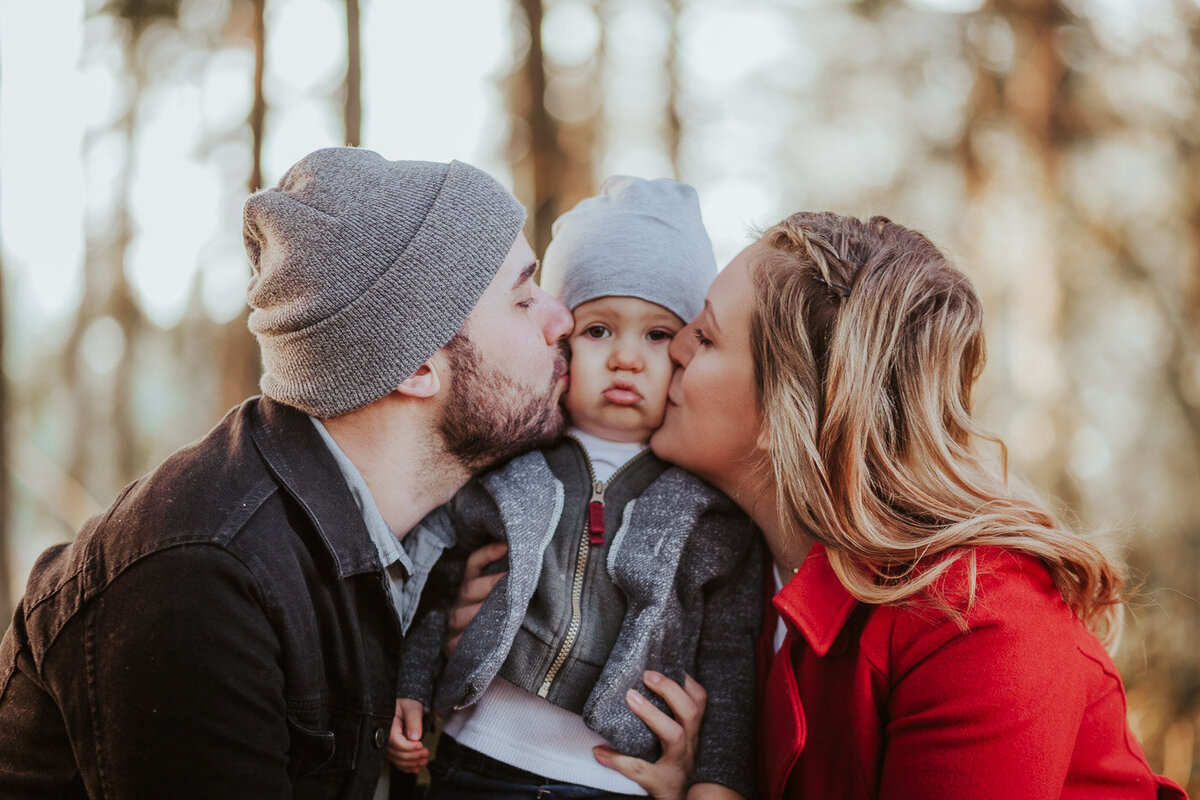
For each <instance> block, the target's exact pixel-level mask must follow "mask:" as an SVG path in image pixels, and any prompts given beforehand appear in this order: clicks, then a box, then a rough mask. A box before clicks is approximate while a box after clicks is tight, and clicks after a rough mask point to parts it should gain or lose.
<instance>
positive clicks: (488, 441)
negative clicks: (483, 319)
mask: <svg viewBox="0 0 1200 800" xmlns="http://www.w3.org/2000/svg"><path fill="white" fill-rule="evenodd" d="M446 354H447V356H448V358H449V361H450V375H451V381H452V386H451V393H450V399H449V400H448V401H447V403H446V407H445V410H444V411H443V412H442V418H441V420H440V421H439V423H438V428H439V430H440V432H441V434H442V441H443V443H444V445H445V448H446V452H447V453H449V454H450V455H451V456H453V457H454V458H456V459H458V461H459V463H461V464H462V465H463V466H464V467H465V468H466V469H467V470H469V471H470V472H472V473H479V472H482V471H484V470H486V469H488V468H489V467H493V466H496V465H499V464H502V463H504V462H505V461H508V460H509V459H512V458H514V457H516V456H519V455H521V454H522V453H524V452H526V451H528V450H532V449H533V448H535V447H541V446H542V445H546V444H550V443H551V442H553V441H554V440H555V439H557V438H558V437H559V436H560V435H562V432H563V428H564V421H563V414H562V411H561V410H560V409H559V407H558V402H557V400H556V398H555V387H556V386H557V384H558V379H559V378H560V377H562V375H563V374H565V372H566V360H565V358H563V360H562V361H561V363H560V364H559V367H560V368H559V369H556V370H555V371H554V377H553V378H552V379H551V380H550V383H549V384H548V385H547V386H546V387H545V389H544V391H542V392H536V390H532V389H530V388H529V387H527V386H523V385H522V384H520V383H518V382H517V381H514V380H513V379H512V378H510V377H509V376H507V375H505V374H503V373H502V372H500V371H499V370H495V369H491V368H489V367H487V366H485V365H484V364H483V363H482V359H481V358H480V356H479V351H478V350H477V349H476V348H475V345H474V344H472V343H471V341H470V339H468V338H467V337H466V336H464V335H462V334H461V333H456V334H455V335H454V338H453V339H451V340H450V341H449V342H448V343H447V344H446Z"/></svg>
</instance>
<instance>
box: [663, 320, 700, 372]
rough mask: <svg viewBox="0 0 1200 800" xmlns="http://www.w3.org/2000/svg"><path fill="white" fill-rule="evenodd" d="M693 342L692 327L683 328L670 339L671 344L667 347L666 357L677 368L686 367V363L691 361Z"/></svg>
mask: <svg viewBox="0 0 1200 800" xmlns="http://www.w3.org/2000/svg"><path fill="white" fill-rule="evenodd" d="M695 341H696V340H695V338H694V337H693V336H692V326H690V325H688V326H685V327H684V328H683V330H681V331H679V333H677V334H675V335H674V336H673V337H671V344H670V345H668V346H667V355H669V356H670V357H671V360H672V361H674V362H675V363H676V364H677V365H678V366H681V367H686V366H687V364H688V362H689V361H691V360H692V351H693V347H694V345H695Z"/></svg>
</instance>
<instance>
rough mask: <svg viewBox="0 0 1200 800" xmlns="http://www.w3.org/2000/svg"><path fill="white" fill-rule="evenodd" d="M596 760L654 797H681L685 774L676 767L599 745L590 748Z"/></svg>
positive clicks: (685, 778)
mask: <svg viewBox="0 0 1200 800" xmlns="http://www.w3.org/2000/svg"><path fill="white" fill-rule="evenodd" d="M592 754H593V755H594V756H595V759H596V761H597V762H599V763H600V764H601V765H603V766H606V767H608V768H610V769H615V770H616V771H617V772H619V773H621V774H622V775H624V776H625V777H626V778H629V780H631V781H633V782H634V783H637V784H638V785H640V786H641V787H642V788H643V789H645V790H646V791H647V792H648V793H649V794H650V796H651V797H654V798H682V797H683V790H684V786H685V784H686V781H687V775H686V774H685V773H684V772H683V771H681V770H678V769H670V768H668V769H662V768H661V767H660V765H659V764H651V763H650V762H648V761H644V760H642V759H640V758H634V757H633V756H627V755H624V754H623V753H618V752H617V751H616V750H613V749H612V748H611V747H606V746H604V745H601V746H599V747H593V748H592Z"/></svg>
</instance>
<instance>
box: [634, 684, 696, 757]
mask: <svg viewBox="0 0 1200 800" xmlns="http://www.w3.org/2000/svg"><path fill="white" fill-rule="evenodd" d="M660 677H661V676H660ZM664 680H669V679H667V678H664ZM671 683H672V684H674V685H675V687H676V688H679V684H677V683H675V682H674V681H671ZM679 693H680V694H682V695H683V696H684V697H686V696H687V695H686V694H684V692H683V689H682V688H679ZM688 702H689V703H690V702H691V701H690V700H689V701H688ZM625 703H626V705H628V706H629V708H630V710H632V711H633V713H634V714H636V715H637V717H638V719H640V720H641V721H642V722H644V723H646V727H648V728H649V729H650V730H651V732H653V733H654V735H655V736H657V737H658V738H659V740H661V741H662V746H663V757H664V758H668V757H669V758H671V759H675V758H679V757H680V754H681V751H685V750H686V748H687V743H688V741H689V740H688V733H687V731H686V730H685V729H684V727H683V725H681V724H680V723H679V722H677V721H676V720H675V719H674V718H672V717H671V716H670V715H669V714H665V713H663V712H662V711H660V710H659V709H658V707H657V706H655V705H654V704H653V703H651V702H650V701H649V700H647V699H646V698H645V697H644V696H643V695H642V694H641V693H640V692H638V691H637V690H636V689H630V690H629V691H627V692H626V693H625Z"/></svg>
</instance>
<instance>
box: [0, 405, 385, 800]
mask: <svg viewBox="0 0 1200 800" xmlns="http://www.w3.org/2000/svg"><path fill="white" fill-rule="evenodd" d="M385 580H386V578H385V575H384V573H383V572H382V569H381V567H380V563H379V557H378V554H377V552H376V548H375V546H374V544H373V543H372V542H371V539H370V538H369V536H368V534H367V531H366V528H365V525H364V523H363V518H362V515H361V514H360V513H359V509H358V507H357V506H356V505H355V502H354V499H353V497H352V496H351V494H350V492H349V489H348V487H347V485H346V482H345V480H344V479H343V477H342V475H341V474H340V473H339V471H338V467H337V465H336V463H335V462H334V460H333V456H332V455H331V453H330V452H329V450H328V449H327V448H326V446H325V444H324V443H323V442H322V441H321V439H320V437H319V435H318V433H317V431H316V429H315V428H314V427H313V425H312V424H311V422H310V421H309V419H308V418H307V417H306V416H305V415H304V414H302V413H300V412H298V411H295V410H293V409H291V408H288V407H285V406H282V405H280V404H278V403H275V402H273V401H271V400H269V399H251V400H248V401H247V402H246V403H244V404H243V405H241V406H240V407H238V408H236V409H234V410H233V411H231V412H230V414H229V415H228V416H227V417H226V418H225V419H224V420H223V421H222V422H221V423H220V424H219V425H218V426H217V427H216V428H214V429H213V431H212V432H210V433H209V434H208V435H207V436H206V437H205V438H203V439H202V440H200V441H199V442H197V443H195V444H193V445H191V446H189V447H187V448H185V449H183V450H181V451H179V452H178V453H176V454H175V455H173V456H171V457H170V458H169V459H167V460H166V461H165V462H164V463H163V464H162V465H161V466H160V467H159V468H158V469H156V470H155V471H154V472H152V473H151V474H149V475H147V476H146V477H144V478H141V479H140V480H138V481H136V482H134V483H133V484H131V485H130V486H129V487H128V488H127V489H126V490H125V491H124V493H123V494H122V495H121V496H120V497H119V498H118V499H117V500H116V501H115V502H114V503H113V505H112V506H111V507H110V508H109V509H108V511H106V512H105V513H104V514H102V515H100V516H98V517H96V518H94V519H93V520H91V521H90V522H89V523H88V524H87V525H86V526H85V527H84V528H83V530H82V531H80V533H79V535H78V536H77V537H76V539H75V541H74V542H72V543H71V544H67V545H60V546H58V547H54V548H51V549H50V550H48V551H47V552H46V553H44V554H43V555H42V556H41V558H40V559H39V560H38V562H37V564H36V566H35V567H34V569H33V571H32V574H31V576H30V579H29V584H28V587H27V589H26V592H25V596H24V597H23V599H22V600H21V603H20V605H19V607H18V609H17V613H16V615H15V617H14V621H13V625H12V627H11V628H10V629H9V631H8V632H7V633H6V634H5V637H4V640H3V644H2V645H0V797H4V798H23V797H33V796H38V797H44V796H62V797H83V796H90V797H119V798H163V797H171V798H193V797H194V798H218V797H219V798H223V799H225V798H242V797H245V798H272V797H294V798H370V797H371V796H372V795H373V793H374V791H375V787H376V784H377V782H378V780H379V777H380V774H381V770H382V769H383V767H384V755H383V747H384V746H385V744H386V740H387V735H388V730H389V727H390V724H391V719H392V715H393V712H394V707H395V686H396V675H397V669H398V654H399V647H400V637H401V633H400V625H399V620H398V619H397V616H396V612H395V609H394V607H393V605H392V603H391V601H390V599H389V596H388V590H387V586H386V583H385ZM407 785H408V783H407V781H406V780H404V779H401V778H400V777H399V776H398V775H397V774H396V773H393V781H392V796H393V797H400V796H403V794H404V792H405V791H406V786H407Z"/></svg>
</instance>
